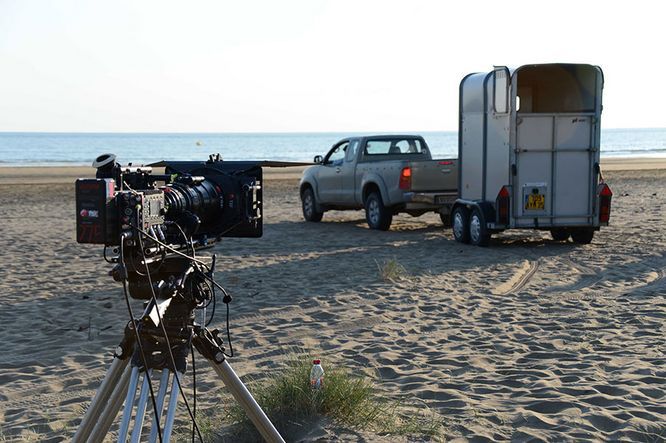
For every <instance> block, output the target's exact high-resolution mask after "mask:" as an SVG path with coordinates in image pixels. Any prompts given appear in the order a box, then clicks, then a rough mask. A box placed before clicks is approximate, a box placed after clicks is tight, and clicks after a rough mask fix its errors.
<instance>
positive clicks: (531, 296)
mask: <svg viewBox="0 0 666 443" xmlns="http://www.w3.org/2000/svg"><path fill="white" fill-rule="evenodd" d="M603 170H604V171H605V174H604V176H605V179H606V181H607V182H608V183H609V184H610V186H611V188H612V189H613V192H614V197H613V209H612V213H611V222H610V226H609V227H607V228H603V229H602V230H601V231H600V232H598V233H597V234H596V237H595V239H594V241H593V242H592V244H590V245H586V246H579V245H574V244H573V243H557V242H554V241H552V240H551V239H550V235H549V234H548V233H547V232H539V231H507V232H505V233H503V234H500V235H498V236H497V237H493V240H492V242H491V245H490V247H488V248H478V247H473V246H466V245H461V244H459V243H456V242H455V241H454V240H453V236H452V233H451V231H450V229H443V227H442V225H441V223H440V221H439V217H438V216H437V215H435V214H429V215H426V216H423V217H419V218H412V217H410V216H408V215H400V216H397V217H395V218H394V224H393V226H392V228H391V230H390V231H388V232H379V231H371V230H369V229H368V228H367V225H366V223H365V219H364V215H363V212H361V211H352V212H339V211H333V212H327V213H326V214H325V216H324V219H323V221H322V222H321V223H306V222H304V221H303V219H302V216H301V208H300V199H299V196H298V179H299V177H300V171H301V169H298V168H294V169H280V170H268V171H266V174H265V179H266V180H265V194H264V197H265V203H264V210H265V213H264V215H265V222H264V236H263V238H260V239H227V240H224V241H222V242H221V243H220V244H219V245H217V246H216V247H215V249H214V250H213V251H212V252H214V253H216V254H218V273H217V280H218V281H219V282H220V283H221V284H222V285H223V286H225V287H226V288H227V290H228V291H229V292H230V293H231V294H232V295H233V297H234V300H233V302H232V304H231V333H232V339H233V344H234V350H235V352H236V355H235V356H234V358H232V359H230V363H231V364H232V366H233V367H234V369H235V370H236V372H237V373H238V374H239V375H240V376H241V377H242V378H243V379H244V380H247V379H249V378H251V377H253V376H261V374H266V373H270V372H271V371H276V370H279V368H281V367H282V365H283V363H284V361H285V359H286V358H287V357H288V356H289V355H290V354H292V353H293V352H294V351H307V352H310V353H312V354H314V355H319V356H320V357H321V359H322V361H323V366H324V368H326V365H327V364H333V363H335V364H336V365H338V366H346V367H348V368H350V369H351V370H352V371H358V372H359V373H360V372H366V373H371V374H375V375H377V376H378V382H377V386H378V388H379V389H381V390H382V391H384V392H385V393H386V394H387V395H388V396H389V397H391V398H396V399H399V398H407V399H410V400H413V401H418V402H420V403H421V404H425V405H427V406H428V407H429V408H430V409H431V410H433V411H434V412H436V413H437V414H439V416H440V417H441V421H442V423H443V425H444V427H443V429H444V431H443V436H442V437H443V439H445V440H447V441H448V440H456V439H458V440H459V441H466V440H473V441H487V440H492V441H504V440H516V441H576V440H578V441H580V440H595V441H598V440H606V441H619V440H623V441H664V440H666V355H665V352H666V331H665V330H664V323H665V320H666V299H665V296H666V228H665V227H664V214H666V159H635V160H627V159H614V160H606V161H604V162H603ZM92 176H94V173H93V170H92V168H86V167H70V168H64V167H63V168H0V220H2V228H0V293H2V297H0V323H1V324H2V328H0V343H2V344H3V352H2V353H0V424H1V426H2V428H1V433H0V440H2V441H29V440H31V441H49V442H57V441H69V440H70V439H71V437H72V435H73V433H74V432H75V430H76V427H77V424H78V422H79V421H80V419H81V417H82V414H83V411H84V410H85V408H86V407H87V405H88V404H89V402H90V399H91V398H92V397H93V395H94V393H95V390H96V388H97V386H98V385H99V383H100V381H101V379H102V378H103V376H104V374H105V372H106V370H107V368H108V365H109V363H110V361H111V357H110V355H111V352H112V351H113V349H114V348H115V346H116V344H117V343H118V341H119V339H120V337H121V334H122V329H123V327H124V325H125V323H126V322H127V320H128V318H127V311H126V308H125V306H124V303H125V302H124V298H123V295H122V290H121V287H120V286H119V284H118V283H116V282H114V281H113V280H112V279H111V278H110V277H109V276H108V275H107V272H108V271H109V269H110V265H108V264H107V263H105V262H104V260H103V258H102V248H100V247H96V246H93V245H79V244H77V243H76V242H75V238H74V235H75V234H74V232H75V210H74V179H75V178H77V177H92ZM389 260H395V261H397V262H398V263H400V264H401V265H402V266H403V267H404V268H405V271H406V272H405V274H404V275H403V276H402V277H401V278H399V279H398V280H396V281H384V280H382V278H381V277H380V274H379V272H378V264H379V265H381V264H382V263H385V262H387V261H389ZM136 306H137V307H138V306H139V304H138V303H137V304H136ZM137 309H138V308H137ZM214 326H216V327H220V328H221V327H223V326H224V315H223V313H222V312H221V311H220V312H218V314H217V316H216V320H215V322H214ZM197 363H198V365H197V369H198V372H197V378H198V379H199V380H198V387H197V389H198V407H199V409H200V412H201V413H205V412H206V411H209V412H217V411H216V408H219V404H218V403H219V397H220V395H222V394H223V393H225V392H226V390H225V389H224V386H223V385H222V383H221V381H218V379H217V378H216V376H215V374H214V372H213V371H212V370H211V369H210V368H209V367H208V366H207V365H206V364H205V363H204V361H203V359H201V358H200V359H199V360H198V361H197ZM185 382H186V383H185V384H186V386H187V387H186V390H187V392H191V391H190V390H189V389H190V387H189V383H190V381H189V379H188V378H187V377H186V381H185ZM250 386H251V385H250ZM178 417H179V420H180V421H179V423H180V424H185V423H186V421H185V412H184V409H183V408H182V402H181V407H180V408H179V412H178ZM337 432H338V431H337V430H336V429H334V428H328V427H322V428H320V429H314V430H312V432H310V434H307V433H306V434H304V435H305V436H304V437H303V438H304V439H305V440H308V441H309V440H316V439H320V441H334V440H337V439H338V436H337V435H336V433H337ZM341 438H342V437H341ZM342 439H343V440H346V441H373V440H375V439H376V440H377V441H393V439H391V438H386V437H379V436H378V437H373V436H372V435H366V434H354V433H352V432H350V433H347V434H345V436H344V438H342Z"/></svg>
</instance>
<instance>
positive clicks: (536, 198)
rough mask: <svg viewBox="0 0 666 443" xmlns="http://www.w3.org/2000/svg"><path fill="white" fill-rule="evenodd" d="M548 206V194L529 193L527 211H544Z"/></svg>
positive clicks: (526, 200) (526, 202) (526, 203)
mask: <svg viewBox="0 0 666 443" xmlns="http://www.w3.org/2000/svg"><path fill="white" fill-rule="evenodd" d="M545 208H546V196H545V195H543V194H527V198H526V199H525V210H526V211H543V210H544V209H545Z"/></svg>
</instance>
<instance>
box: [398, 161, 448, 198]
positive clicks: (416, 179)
mask: <svg viewBox="0 0 666 443" xmlns="http://www.w3.org/2000/svg"><path fill="white" fill-rule="evenodd" d="M409 165H410V166H411V168H412V188H411V191H413V192H436V191H451V192H453V191H456V189H458V159H441V160H427V161H411V162H410V163H409Z"/></svg>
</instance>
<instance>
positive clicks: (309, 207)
mask: <svg viewBox="0 0 666 443" xmlns="http://www.w3.org/2000/svg"><path fill="white" fill-rule="evenodd" d="M301 202H302V204H303V218H304V219H305V220H306V221H309V222H318V221H321V218H322V217H323V216H324V213H323V212H319V211H317V201H316V200H315V196H314V192H313V191H312V188H305V190H304V191H303V193H302V194H301Z"/></svg>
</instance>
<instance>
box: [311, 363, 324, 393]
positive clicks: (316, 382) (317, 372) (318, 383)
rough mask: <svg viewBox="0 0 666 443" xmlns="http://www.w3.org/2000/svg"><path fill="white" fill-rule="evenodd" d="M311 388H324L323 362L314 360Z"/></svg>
mask: <svg viewBox="0 0 666 443" xmlns="http://www.w3.org/2000/svg"><path fill="white" fill-rule="evenodd" d="M310 387H311V388H312V389H316V390H319V389H321V388H323V387H324V368H322V367H321V360H312V370H310Z"/></svg>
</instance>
